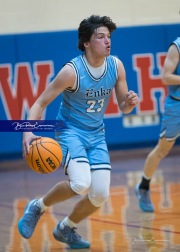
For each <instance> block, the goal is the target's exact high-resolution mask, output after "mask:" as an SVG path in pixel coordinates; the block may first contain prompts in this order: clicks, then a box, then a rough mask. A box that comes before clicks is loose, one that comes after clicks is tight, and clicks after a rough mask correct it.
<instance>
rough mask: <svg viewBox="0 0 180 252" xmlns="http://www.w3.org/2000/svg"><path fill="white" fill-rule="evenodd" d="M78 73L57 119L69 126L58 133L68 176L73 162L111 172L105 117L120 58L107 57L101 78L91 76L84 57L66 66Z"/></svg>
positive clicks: (63, 101) (65, 92)
mask: <svg viewBox="0 0 180 252" xmlns="http://www.w3.org/2000/svg"><path fill="white" fill-rule="evenodd" d="M67 64H68V65H70V66H71V67H72V68H73V69H74V71H75V73H76V77H77V78H76V85H75V87H74V88H73V89H67V90H65V91H64V92H63V97H62V102H61V105H60V109H59V113H58V116H57V119H59V120H62V121H63V122H64V123H65V124H66V126H67V127H66V128H64V129H62V130H61V132H56V140H57V141H58V142H59V143H60V145H61V147H62V151H63V161H62V164H63V166H64V169H65V172H66V174H67V173H68V171H67V170H68V164H69V162H70V160H71V159H73V160H74V161H76V162H77V163H81V164H82V163H86V164H88V165H89V167H90V169H91V170H92V171H95V170H111V164H110V157H109V153H108V149H107V144H106V141H105V131H104V123H103V117H104V113H105V110H106V108H107V105H108V102H109V99H110V96H111V93H112V90H113V88H114V86H115V84H116V82H117V79H118V66H117V58H115V57H114V56H108V57H107V58H106V59H105V64H104V65H103V67H104V68H103V69H104V71H102V74H101V76H100V77H99V78H95V77H94V76H92V74H91V73H90V71H89V69H88V66H87V64H86V61H85V59H84V56H83V55H80V56H78V57H76V58H75V59H73V60H72V61H70V62H69V63H67Z"/></svg>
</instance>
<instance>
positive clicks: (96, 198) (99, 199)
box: [88, 191, 109, 207]
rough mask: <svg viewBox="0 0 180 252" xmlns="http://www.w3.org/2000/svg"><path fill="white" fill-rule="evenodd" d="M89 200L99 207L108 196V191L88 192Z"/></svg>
mask: <svg viewBox="0 0 180 252" xmlns="http://www.w3.org/2000/svg"><path fill="white" fill-rule="evenodd" d="M88 196H89V200H90V201H91V203H92V204H93V205H94V206H95V207H101V206H102V205H103V204H104V203H105V202H106V201H107V200H108V198H109V191H99V192H96V193H94V194H89V195H88Z"/></svg>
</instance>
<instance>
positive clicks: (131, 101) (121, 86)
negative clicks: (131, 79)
mask: <svg viewBox="0 0 180 252" xmlns="http://www.w3.org/2000/svg"><path fill="white" fill-rule="evenodd" d="M115 92H116V98H117V101H118V105H119V109H120V110H121V111H122V112H123V113H124V114H128V113H130V112H131V111H132V110H133V109H134V107H136V105H137V104H138V102H139V97H138V95H137V94H136V93H135V92H134V91H132V90H130V91H128V86H127V82H126V72H125V69H124V65H123V63H122V62H121V61H120V60H118V80H117V82H116V85H115Z"/></svg>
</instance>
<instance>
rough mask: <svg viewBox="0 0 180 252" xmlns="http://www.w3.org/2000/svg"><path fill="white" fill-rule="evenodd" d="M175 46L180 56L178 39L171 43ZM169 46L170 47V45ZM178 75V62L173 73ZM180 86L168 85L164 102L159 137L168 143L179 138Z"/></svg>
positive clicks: (179, 66)
mask: <svg viewBox="0 0 180 252" xmlns="http://www.w3.org/2000/svg"><path fill="white" fill-rule="evenodd" d="M172 44H175V45H176V46H177V49H178V51H179V56H180V37H179V38H177V39H176V40H175V41H173V42H172ZM172 44H171V45H172ZM174 74H176V75H180V60H179V64H178V65H177V68H176V70H175V72H174ZM179 126H180V85H169V86H168V96H167V97H166V100H165V105H164V113H163V115H162V124H161V133H160V137H161V138H162V137H165V138H166V139H167V140H168V141H174V140H176V139H177V138H178V137H179V136H180V127H179Z"/></svg>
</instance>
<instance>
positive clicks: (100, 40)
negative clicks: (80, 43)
mask: <svg viewBox="0 0 180 252" xmlns="http://www.w3.org/2000/svg"><path fill="white" fill-rule="evenodd" d="M89 47H90V49H91V52H92V54H93V55H95V56H100V57H106V56H109V54H110V50H111V34H110V32H109V30H108V28H107V27H104V26H102V27H99V28H97V29H96V30H95V32H94V33H93V35H92V36H91V39H90V42H89Z"/></svg>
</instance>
